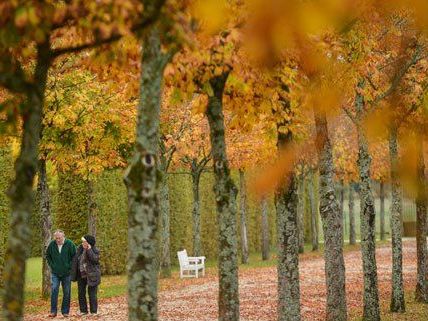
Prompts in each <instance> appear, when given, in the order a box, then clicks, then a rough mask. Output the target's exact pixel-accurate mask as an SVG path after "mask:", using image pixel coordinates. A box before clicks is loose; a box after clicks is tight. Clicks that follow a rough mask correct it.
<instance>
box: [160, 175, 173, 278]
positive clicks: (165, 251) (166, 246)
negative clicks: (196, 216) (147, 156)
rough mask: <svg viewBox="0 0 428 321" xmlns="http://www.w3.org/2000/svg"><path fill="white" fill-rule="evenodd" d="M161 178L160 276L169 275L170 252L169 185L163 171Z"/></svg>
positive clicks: (167, 276) (166, 276)
mask: <svg viewBox="0 0 428 321" xmlns="http://www.w3.org/2000/svg"><path fill="white" fill-rule="evenodd" d="M163 175H164V176H163V178H162V182H161V190H160V197H161V199H160V209H161V219H162V224H161V226H162V231H161V232H162V237H161V240H162V243H161V260H160V276H161V277H162V278H169V277H171V254H170V243H171V240H170V235H171V234H170V222H169V213H170V207H169V187H168V174H167V173H166V172H165V171H163Z"/></svg>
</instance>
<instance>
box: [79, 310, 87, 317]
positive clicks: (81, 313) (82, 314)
mask: <svg viewBox="0 0 428 321" xmlns="http://www.w3.org/2000/svg"><path fill="white" fill-rule="evenodd" d="M77 315H78V316H79V317H81V316H84V315H88V312H80V311H79V312H77Z"/></svg>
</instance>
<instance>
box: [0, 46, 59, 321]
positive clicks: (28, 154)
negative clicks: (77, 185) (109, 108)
mask: <svg viewBox="0 0 428 321" xmlns="http://www.w3.org/2000/svg"><path fill="white" fill-rule="evenodd" d="M49 48H50V47H49V42H44V43H42V44H38V45H37V63H36V67H35V72H34V80H33V84H34V85H33V86H32V87H31V88H29V89H28V92H27V93H26V94H27V100H26V102H25V108H24V110H23V117H22V118H23V128H22V141H21V149H20V152H19V156H18V158H17V160H16V162H15V179H14V181H13V182H12V184H11V187H10V190H9V197H10V199H11V216H10V231H9V237H8V245H7V249H6V255H5V258H6V259H5V267H4V272H3V280H4V296H3V315H4V319H5V320H6V321H18V320H21V319H22V316H23V310H24V285H25V262H26V261H25V260H26V258H27V256H28V254H29V252H30V248H31V244H30V237H31V229H30V226H29V222H30V216H31V213H32V211H33V204H34V199H33V182H34V176H35V174H36V171H37V165H38V164H37V163H38V155H37V154H38V146H39V141H40V132H41V125H42V115H43V103H44V96H45V89H46V80H47V75H48V70H49V67H50V64H51V57H50V49H49Z"/></svg>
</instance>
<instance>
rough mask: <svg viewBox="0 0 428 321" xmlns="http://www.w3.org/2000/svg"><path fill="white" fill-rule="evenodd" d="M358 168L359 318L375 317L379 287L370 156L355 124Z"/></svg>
mask: <svg viewBox="0 0 428 321" xmlns="http://www.w3.org/2000/svg"><path fill="white" fill-rule="evenodd" d="M358 145H359V146H358V147H359V150H358V161H357V162H358V169H359V172H360V204H361V205H360V222H361V223H360V224H361V253H362V260H363V273H364V294H363V301H364V312H363V320H365V321H379V320H380V309H379V290H378V281H377V265H376V225H375V222H376V213H375V208H374V197H373V192H372V189H371V181H370V165H371V157H370V154H369V149H368V143H367V139H366V137H365V134H364V133H363V129H362V128H360V127H358Z"/></svg>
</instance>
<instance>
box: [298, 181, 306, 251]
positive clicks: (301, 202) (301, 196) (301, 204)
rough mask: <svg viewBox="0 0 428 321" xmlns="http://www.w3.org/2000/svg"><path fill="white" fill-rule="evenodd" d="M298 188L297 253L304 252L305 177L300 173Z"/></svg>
mask: <svg viewBox="0 0 428 321" xmlns="http://www.w3.org/2000/svg"><path fill="white" fill-rule="evenodd" d="M298 180H299V183H298V184H299V186H298V206H297V215H298V216H297V231H298V236H299V253H303V252H305V230H304V224H303V219H304V215H305V176H304V175H303V173H300V175H299V177H298Z"/></svg>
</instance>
